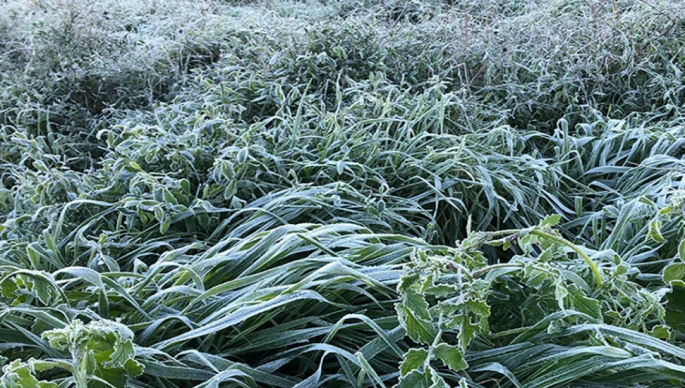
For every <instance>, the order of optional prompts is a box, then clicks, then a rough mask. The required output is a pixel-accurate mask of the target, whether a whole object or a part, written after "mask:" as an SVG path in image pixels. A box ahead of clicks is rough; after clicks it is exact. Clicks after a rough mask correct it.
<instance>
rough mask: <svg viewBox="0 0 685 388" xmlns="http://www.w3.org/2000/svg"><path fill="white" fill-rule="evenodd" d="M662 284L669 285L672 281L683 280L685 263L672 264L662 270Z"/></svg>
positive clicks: (684, 277) (684, 278)
mask: <svg viewBox="0 0 685 388" xmlns="http://www.w3.org/2000/svg"><path fill="white" fill-rule="evenodd" d="M663 279H664V283H666V284H669V283H671V281H673V280H685V263H673V264H670V265H668V266H667V267H666V268H664V275H663Z"/></svg>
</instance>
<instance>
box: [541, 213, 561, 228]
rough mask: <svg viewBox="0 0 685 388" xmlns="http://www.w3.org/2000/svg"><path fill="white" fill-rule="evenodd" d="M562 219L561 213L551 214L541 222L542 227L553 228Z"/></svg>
mask: <svg viewBox="0 0 685 388" xmlns="http://www.w3.org/2000/svg"><path fill="white" fill-rule="evenodd" d="M560 221H561V216H560V215H559V214H551V215H549V216H547V217H545V219H543V220H542V221H541V222H540V227H541V228H545V229H547V228H552V227H554V226H556V225H557V224H558V223H559V222H560Z"/></svg>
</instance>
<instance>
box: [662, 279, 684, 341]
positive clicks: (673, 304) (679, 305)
mask: <svg viewBox="0 0 685 388" xmlns="http://www.w3.org/2000/svg"><path fill="white" fill-rule="evenodd" d="M669 283H670V284H671V287H672V289H671V292H669V293H667V294H666V301H667V303H666V323H667V324H668V325H669V326H671V327H672V328H673V329H674V330H677V331H679V332H681V333H685V282H683V281H681V280H671V281H670V282H669Z"/></svg>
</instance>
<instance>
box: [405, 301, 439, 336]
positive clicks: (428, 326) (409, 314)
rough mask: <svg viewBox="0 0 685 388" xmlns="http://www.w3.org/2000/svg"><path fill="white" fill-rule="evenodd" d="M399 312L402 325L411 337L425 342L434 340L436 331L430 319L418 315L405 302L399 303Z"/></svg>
mask: <svg viewBox="0 0 685 388" xmlns="http://www.w3.org/2000/svg"><path fill="white" fill-rule="evenodd" d="M397 313H398V315H399V319H400V323H401V324H402V327H404V329H405V330H406V331H407V334H408V335H409V337H411V339H413V340H414V341H416V342H420V343H423V344H429V343H431V342H433V339H434V338H435V335H436V332H435V328H434V327H433V324H432V323H431V322H430V321H428V320H426V319H423V318H421V317H419V316H417V315H416V314H415V311H413V310H412V309H410V308H408V307H407V306H406V305H405V304H404V303H400V304H398V306H397Z"/></svg>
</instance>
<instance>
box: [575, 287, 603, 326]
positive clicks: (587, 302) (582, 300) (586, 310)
mask: <svg viewBox="0 0 685 388" xmlns="http://www.w3.org/2000/svg"><path fill="white" fill-rule="evenodd" d="M567 289H568V296H567V298H568V302H569V305H570V307H571V309H573V310H576V311H578V312H580V313H583V314H587V315H589V316H591V317H593V318H597V319H602V308H601V305H600V303H599V301H598V300H597V299H593V298H589V297H587V296H586V295H585V293H583V291H582V290H581V289H580V288H578V287H576V286H575V285H569V287H568V288H567Z"/></svg>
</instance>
